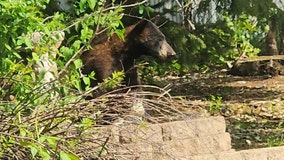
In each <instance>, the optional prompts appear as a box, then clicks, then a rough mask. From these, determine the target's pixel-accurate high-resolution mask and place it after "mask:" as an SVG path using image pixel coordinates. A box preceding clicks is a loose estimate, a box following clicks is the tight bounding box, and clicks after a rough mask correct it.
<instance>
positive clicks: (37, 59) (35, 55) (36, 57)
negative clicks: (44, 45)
mask: <svg viewBox="0 0 284 160" xmlns="http://www.w3.org/2000/svg"><path fill="white" fill-rule="evenodd" d="M32 57H33V60H35V61H36V62H39V61H40V59H39V56H38V55H37V54H36V53H35V52H32Z"/></svg>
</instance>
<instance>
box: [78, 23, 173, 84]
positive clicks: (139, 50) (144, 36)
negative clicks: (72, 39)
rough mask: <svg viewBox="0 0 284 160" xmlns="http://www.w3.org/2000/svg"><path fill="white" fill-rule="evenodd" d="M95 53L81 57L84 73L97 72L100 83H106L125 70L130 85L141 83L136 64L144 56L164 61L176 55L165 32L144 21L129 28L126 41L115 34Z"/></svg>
mask: <svg viewBox="0 0 284 160" xmlns="http://www.w3.org/2000/svg"><path fill="white" fill-rule="evenodd" d="M92 48H93V49H92V50H90V51H86V52H84V53H83V54H82V55H81V59H82V61H83V64H84V67H83V68H82V72H83V73H84V74H89V73H91V72H92V71H95V78H96V80H97V82H102V81H103V79H105V78H108V77H110V76H111V74H112V73H113V72H114V71H121V70H124V71H125V73H126V74H125V83H126V84H127V85H138V84H141V82H140V79H139V77H138V74H137V69H136V68H135V67H134V61H135V59H136V58H138V57H140V56H141V55H151V56H154V57H158V58H159V59H161V60H165V59H167V58H168V57H169V56H175V55H176V53H175V52H174V50H173V49H172V48H171V46H170V45H169V44H168V43H167V42H166V40H165V36H164V35H163V33H162V32H161V31H160V30H159V29H158V28H157V26H156V25H154V24H153V23H152V22H149V21H147V20H141V21H140V22H138V23H137V24H135V25H132V26H129V27H127V28H126V32H125V41H122V40H121V39H120V38H119V37H118V36H117V35H116V34H113V35H112V36H111V37H110V38H108V39H107V40H106V41H105V42H102V43H100V44H95V45H93V46H92Z"/></svg>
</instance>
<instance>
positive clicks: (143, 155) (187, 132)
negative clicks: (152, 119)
mask: <svg viewBox="0 0 284 160" xmlns="http://www.w3.org/2000/svg"><path fill="white" fill-rule="evenodd" d="M225 129H226V123H225V120H224V118H223V117H202V118H194V119H192V118H188V119H185V120H183V121H175V122H167V123H161V124H151V125H150V124H140V125H128V126H109V127H107V128H102V130H101V132H99V133H97V134H96V136H98V139H104V138H107V139H108V141H107V143H106V146H104V147H105V150H106V151H105V152H104V153H103V154H101V156H103V157H105V158H107V159H109V158H114V159H141V160H153V159H155V160H159V159H161V160H172V159H175V160H187V159H188V160H211V159H212V160H262V159H263V160H266V159H270V160H278V159H279V160H280V159H283V158H284V147H275V148H263V149H252V150H244V151H238V152H236V151H234V150H233V149H232V148H231V138H230V134H229V133H227V132H226V131H225ZM106 133H107V134H106ZM281 152H282V153H281Z"/></svg>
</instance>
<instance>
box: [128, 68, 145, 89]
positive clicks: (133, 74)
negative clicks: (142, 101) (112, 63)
mask: <svg viewBox="0 0 284 160" xmlns="http://www.w3.org/2000/svg"><path fill="white" fill-rule="evenodd" d="M125 83H126V85H127V86H135V85H141V80H140V78H139V75H138V72H137V67H132V68H131V69H129V70H127V71H126V72H125ZM135 90H138V91H142V88H141V86H137V87H135Z"/></svg>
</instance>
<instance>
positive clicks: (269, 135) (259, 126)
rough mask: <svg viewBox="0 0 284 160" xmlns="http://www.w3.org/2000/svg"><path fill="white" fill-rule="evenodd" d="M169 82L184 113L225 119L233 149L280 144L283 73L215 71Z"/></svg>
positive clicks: (283, 125) (283, 123) (283, 142)
mask: <svg viewBox="0 0 284 160" xmlns="http://www.w3.org/2000/svg"><path fill="white" fill-rule="evenodd" d="M172 83H173V84H174V85H173V87H172V93H171V94H172V96H173V97H174V98H176V99H178V100H179V101H180V104H181V105H180V106H181V107H180V108H181V109H182V111H183V112H184V113H186V114H189V115H190V114H210V115H223V116H224V117H225V118H226V123H227V131H228V132H229V133H230V134H231V138H232V145H233V148H234V149H236V150H243V149H251V148H260V147H268V146H279V145H284V76H275V77H271V76H247V77H239V76H231V75H227V74H226V73H224V72H220V71H219V72H215V73H209V74H197V73H196V74H190V75H187V76H184V77H182V78H173V80H172ZM180 95H182V96H180Z"/></svg>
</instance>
